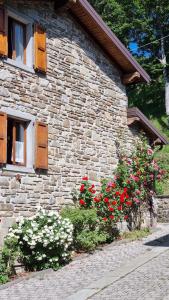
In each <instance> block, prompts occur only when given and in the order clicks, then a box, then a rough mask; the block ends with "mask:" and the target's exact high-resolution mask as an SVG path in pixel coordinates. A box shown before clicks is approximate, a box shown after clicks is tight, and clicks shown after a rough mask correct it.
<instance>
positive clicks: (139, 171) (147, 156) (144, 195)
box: [116, 140, 165, 228]
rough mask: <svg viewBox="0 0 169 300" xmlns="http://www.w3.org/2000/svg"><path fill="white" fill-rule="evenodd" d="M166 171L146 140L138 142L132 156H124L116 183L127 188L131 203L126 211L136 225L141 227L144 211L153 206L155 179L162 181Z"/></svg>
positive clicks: (118, 169) (120, 161) (117, 173)
mask: <svg viewBox="0 0 169 300" xmlns="http://www.w3.org/2000/svg"><path fill="white" fill-rule="evenodd" d="M164 174H165V171H164V170H162V169H161V168H160V167H159V166H158V164H157V162H156V161H155V159H154V151H153V150H152V149H151V148H150V147H149V145H147V143H146V141H145V140H143V141H142V142H140V143H138V144H137V148H136V150H135V151H134V152H133V153H132V155H131V156H130V157H127V156H122V157H121V158H120V160H119V165H118V168H117V172H116V184H117V186H118V187H119V188H121V187H123V188H126V189H127V191H128V196H129V199H130V201H131V205H130V207H129V208H128V209H126V211H128V215H130V220H131V219H132V220H131V221H132V222H133V221H134V223H135V224H134V227H136V228H140V226H141V221H142V220H141V218H142V211H143V210H144V209H145V208H148V209H150V210H152V209H153V207H152V205H153V204H152V196H153V195H154V194H155V180H158V181H161V180H162V179H163V177H164Z"/></svg>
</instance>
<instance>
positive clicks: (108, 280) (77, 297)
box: [65, 243, 169, 300]
mask: <svg viewBox="0 0 169 300" xmlns="http://www.w3.org/2000/svg"><path fill="white" fill-rule="evenodd" d="M166 246H168V244H166ZM150 250H151V251H149V252H148V253H144V254H142V255H140V256H139V257H136V258H134V259H133V260H131V261H128V262H127V263H126V264H125V265H123V266H121V267H119V268H117V269H116V270H115V271H112V272H108V273H107V274H105V275H104V276H103V277H102V278H101V279H99V280H97V281H95V282H93V283H92V284H91V285H89V286H88V287H87V288H83V289H82V290H79V291H78V292H76V293H74V294H72V295H70V296H69V297H67V298H66V299H65V300H87V299H89V297H91V296H94V295H95V294H97V293H99V292H100V291H102V290H104V289H105V288H107V287H108V286H109V285H111V284H113V283H114V282H116V281H118V280H120V279H121V278H124V277H125V276H126V275H128V274H130V273H132V272H133V271H135V270H136V269H138V268H139V267H141V266H143V265H144V264H146V263H148V262H149V261H151V260H152V259H154V258H156V257H158V256H159V255H160V254H162V253H163V252H166V251H169V249H168V247H167V249H165V243H164V244H163V246H160V247H157V248H156V249H152V248H150Z"/></svg>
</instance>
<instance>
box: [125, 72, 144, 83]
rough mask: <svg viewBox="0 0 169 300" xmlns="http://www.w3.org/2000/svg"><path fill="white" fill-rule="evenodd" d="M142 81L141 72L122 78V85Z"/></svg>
mask: <svg viewBox="0 0 169 300" xmlns="http://www.w3.org/2000/svg"><path fill="white" fill-rule="evenodd" d="M140 79H141V75H140V73H139V72H133V73H130V74H125V75H123V76H122V83H123V84H125V85H127V84H131V83H134V82H138V81H140Z"/></svg>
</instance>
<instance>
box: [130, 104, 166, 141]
mask: <svg viewBox="0 0 169 300" xmlns="http://www.w3.org/2000/svg"><path fill="white" fill-rule="evenodd" d="M127 118H128V125H129V126H133V124H135V123H138V124H139V125H140V126H141V127H142V128H143V130H144V131H145V132H146V133H147V134H148V136H149V137H150V139H151V140H152V141H155V142H156V145H157V144H161V145H167V144H169V142H168V141H167V139H166V138H165V137H164V136H163V135H161V134H160V133H159V131H158V130H157V129H156V128H155V127H154V126H153V125H152V123H151V122H150V121H149V120H148V119H147V117H146V116H145V115H144V114H143V113H142V112H141V111H140V110H139V109H138V108H137V107H132V108H128V110H127Z"/></svg>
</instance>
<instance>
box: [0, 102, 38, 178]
mask: <svg viewBox="0 0 169 300" xmlns="http://www.w3.org/2000/svg"><path fill="white" fill-rule="evenodd" d="M1 111H2V112H4V113H6V114H7V118H13V119H17V120H21V121H24V122H27V123H28V127H27V129H26V135H27V142H26V166H17V165H12V164H6V165H5V167H3V170H7V171H14V172H21V173H35V170H34V168H33V166H34V161H35V154H34V149H35V126H34V125H35V120H36V119H35V117H34V116H32V115H31V114H29V113H25V112H20V111H16V110H14V109H12V108H6V107H5V108H3V107H2V108H1Z"/></svg>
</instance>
